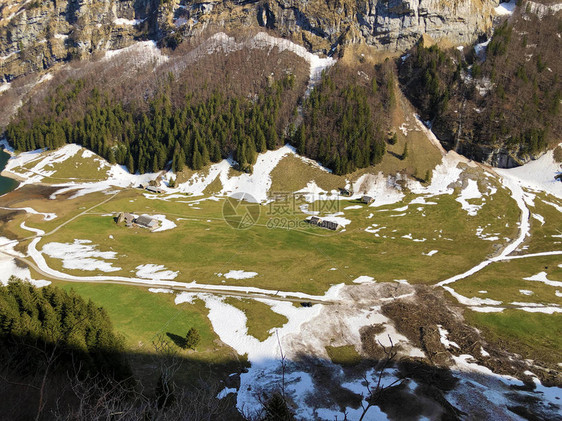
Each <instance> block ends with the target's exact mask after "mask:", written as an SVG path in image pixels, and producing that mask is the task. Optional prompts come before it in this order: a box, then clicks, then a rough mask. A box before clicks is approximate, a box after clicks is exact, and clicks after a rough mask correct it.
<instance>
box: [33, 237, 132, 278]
mask: <svg viewBox="0 0 562 421" xmlns="http://www.w3.org/2000/svg"><path fill="white" fill-rule="evenodd" d="M22 228H23V227H22ZM90 243H91V241H90V240H78V239H76V240H74V243H58V242H52V243H47V244H45V245H44V246H43V249H42V252H43V253H45V254H46V255H47V256H49V257H51V258H53V259H60V260H62V267H63V268H65V269H78V270H89V271H94V270H100V271H102V272H116V271H119V270H121V268H120V267H114V266H113V264H112V263H109V262H105V261H104V260H99V259H110V260H115V259H117V253H115V252H113V251H98V250H96V247H97V246H95V245H92V244H90Z"/></svg>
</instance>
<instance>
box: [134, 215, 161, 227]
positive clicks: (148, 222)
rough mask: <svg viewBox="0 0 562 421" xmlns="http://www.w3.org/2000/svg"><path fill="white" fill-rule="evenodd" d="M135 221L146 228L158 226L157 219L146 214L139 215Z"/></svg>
mask: <svg viewBox="0 0 562 421" xmlns="http://www.w3.org/2000/svg"><path fill="white" fill-rule="evenodd" d="M135 223H136V224H137V225H140V226H142V227H146V228H156V227H157V226H158V220H157V219H154V218H151V217H150V216H148V215H141V216H139V217H138V218H137V220H136V221H135Z"/></svg>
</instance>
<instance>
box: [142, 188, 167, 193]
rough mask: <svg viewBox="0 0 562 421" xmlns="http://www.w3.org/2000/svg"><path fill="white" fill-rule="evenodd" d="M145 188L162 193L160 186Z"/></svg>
mask: <svg viewBox="0 0 562 421" xmlns="http://www.w3.org/2000/svg"><path fill="white" fill-rule="evenodd" d="M146 189H147V190H148V191H150V192H153V193H162V192H163V191H164V190H162V189H161V188H160V187H156V186H148V187H147V188H146Z"/></svg>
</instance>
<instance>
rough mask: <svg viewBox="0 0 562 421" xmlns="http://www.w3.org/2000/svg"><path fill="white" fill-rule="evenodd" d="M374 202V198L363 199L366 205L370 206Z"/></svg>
mask: <svg viewBox="0 0 562 421" xmlns="http://www.w3.org/2000/svg"><path fill="white" fill-rule="evenodd" d="M374 200H375V198H374V197H373V196H367V195H364V196H362V197H361V202H362V203H365V204H366V205H370V204H371V203H373V201H374Z"/></svg>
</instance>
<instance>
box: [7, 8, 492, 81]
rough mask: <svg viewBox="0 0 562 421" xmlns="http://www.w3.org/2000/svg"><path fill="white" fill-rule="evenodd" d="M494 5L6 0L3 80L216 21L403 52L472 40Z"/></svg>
mask: <svg viewBox="0 0 562 421" xmlns="http://www.w3.org/2000/svg"><path fill="white" fill-rule="evenodd" d="M495 5H497V0H483V1H482V0H448V1H435V0H422V1H420V2H416V3H414V2H406V1H401V0H391V1H382V0H367V1H349V0H344V1H326V0H314V1H289V0H267V1H213V2H210V1H208V2H194V1H189V0H167V1H157V0H138V1H131V0H125V1H117V0H93V1H91V2H79V1H76V0H71V1H57V2H49V1H41V0H34V1H30V0H25V1H24V0H18V1H9V0H1V1H0V64H1V73H0V80H1V81H10V80H11V79H13V78H14V77H17V76H19V75H22V74H26V73H29V72H32V71H37V70H40V69H44V68H48V67H51V66H52V65H53V64H54V63H56V62H57V61H61V60H67V59H69V58H72V57H84V56H87V55H88V54H90V53H93V52H95V51H100V50H101V51H103V50H108V49H115V48H122V47H124V46H127V45H129V44H130V43H131V42H133V40H139V39H152V40H155V41H158V42H161V43H162V45H167V46H171V47H175V46H176V45H177V44H178V43H179V42H181V40H182V39H184V38H188V37H191V36H193V35H196V34H199V33H201V32H202V31H204V30H206V29H208V28H210V29H212V28H215V30H216V28H217V27H220V28H221V29H222V30H236V31H241V30H243V29H245V28H257V27H265V28H268V29H271V30H274V31H275V32H276V33H277V34H278V35H281V36H284V37H287V38H289V39H291V40H293V41H295V42H297V43H299V44H301V45H304V46H306V47H307V48H309V49H310V50H312V51H316V52H320V51H321V52H324V53H326V54H328V53H333V52H334V51H335V50H336V48H337V47H338V46H341V45H346V44H349V43H366V44H369V45H373V46H375V47H377V48H380V49H385V50H389V51H404V50H405V49H407V48H410V47H411V46H412V45H413V44H414V43H415V42H416V41H417V39H418V38H419V36H420V34H427V35H429V36H431V37H432V38H434V39H443V40H447V41H449V42H453V43H469V42H471V41H474V40H475V39H476V38H477V36H478V35H479V34H482V33H485V32H487V31H488V30H489V29H490V28H491V24H492V19H493V15H494V12H493V6H495Z"/></svg>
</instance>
